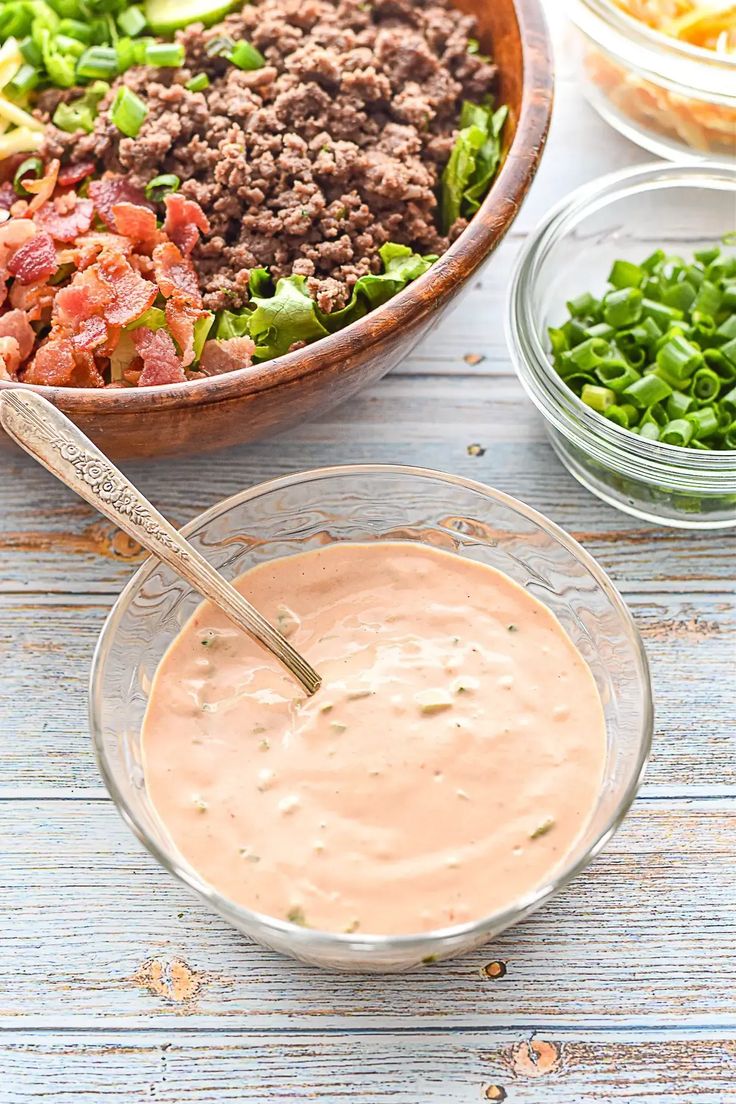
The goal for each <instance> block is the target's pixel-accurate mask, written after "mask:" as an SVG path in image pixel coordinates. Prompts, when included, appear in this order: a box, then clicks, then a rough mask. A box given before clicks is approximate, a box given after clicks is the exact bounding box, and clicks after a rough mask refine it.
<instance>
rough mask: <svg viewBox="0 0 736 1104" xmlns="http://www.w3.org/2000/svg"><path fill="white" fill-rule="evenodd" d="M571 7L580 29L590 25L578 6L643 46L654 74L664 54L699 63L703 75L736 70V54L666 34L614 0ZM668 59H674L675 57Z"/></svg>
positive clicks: (577, 1) (580, 1) (574, 0)
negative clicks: (578, 13) (579, 16)
mask: <svg viewBox="0 0 736 1104" xmlns="http://www.w3.org/2000/svg"><path fill="white" fill-rule="evenodd" d="M568 7H569V8H570V10H571V19H572V21H573V23H574V24H575V26H576V27H580V30H583V31H588V27H587V26H580V23H579V21H578V19H576V17H575V9H578V10H579V9H582V10H583V11H584V12H585V13H586V15H587V16H588V17H590V18H591V19H593V20H597V21H598V23H599V25H600V26H601V27H605V29H606V30H611V31H613V32H614V34H616V35H618V36H620V38H621V39H622V40H624V41H625V42H626V43H627V44H628V45H631V46H633V47H634V48H635V49H640V50H641V51H642V56H643V57H645V58H646V59H647V60H646V62H644V67H646V68H647V70H648V71H649V72H650V74H651V75H657V73H658V68H657V61H658V60H659V59H661V55H662V54H670V55H675V56H677V57H680V58H681V59H682V60H683V61H688V62H690V63H691V64H694V65H696V66H697V67H698V68H699V69H700V70H701V72H702V73H703V74H705V73H706V72H708V73H714V72H715V73H718V72H719V71H720V70H722V71H723V75H724V76H726V75H728V76H733V73H732V72H731V71H732V70H736V55H732V54H719V53H717V52H716V51H715V50H708V49H707V48H706V47H705V46H694V45H693V44H692V43H691V42H682V41H680V39H677V38H672V37H671V36H670V35H666V34H664V32H663V31H659V30H657V29H656V28H655V27H650V26H649V25H648V24H647V23H644V22H643V21H642V20H640V19H636V18H635V17H634V16H633V15H629V13H628V12H625V11H624V10H623V9H622V8H619V7H618V5H617V4H615V3H613V2H612V0H571V2H569V3H568ZM599 45H603V43H600V42H599ZM617 53H618V55H619V57H620V58H621V60H627V61H629V62H630V63H631V61H630V59H626V58H625V56H624V53H623V52H622V51H621V50H618V51H617ZM666 60H668V61H669V60H671V57H670V58H667V59H666ZM634 64H636V65H637V67H638V68H641V67H642V66H641V65H640V64H639V63H638V62H636V63H634ZM660 64H661V60H660ZM660 75H661V76H663V77H666V76H667V75H668V74H666V73H661V74H660ZM699 91H711V89H706V88H702V89H701V88H696V89H692V90H691V95H692V93H693V92H695V93H696V94H697V92H699ZM730 98H731V99H732V100H734V101H735V102H736V96H733V95H732V96H731V97H730Z"/></svg>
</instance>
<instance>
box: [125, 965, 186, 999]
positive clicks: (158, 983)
mask: <svg viewBox="0 0 736 1104" xmlns="http://www.w3.org/2000/svg"><path fill="white" fill-rule="evenodd" d="M133 982H134V984H136V985H140V986H141V987H142V988H143V989H147V990H148V992H149V993H150V994H151V996H152V997H161V999H162V1000H166V1001H171V1002H172V1003H173V1004H185V1003H187V1002H188V1001H191V1000H193V999H194V998H195V997H196V996H197V994H198V993H199V991H200V989H201V988H202V982H203V977H202V975H201V974H198V973H197V971H196V970H193V969H192V967H191V966H190V965H189V964H188V963H187V962H185V961H184V959H182V958H147V959H146V961H145V962H143V963H141V965H140V966H139V967H138V969H137V970H136V972H135V974H134V975H133Z"/></svg>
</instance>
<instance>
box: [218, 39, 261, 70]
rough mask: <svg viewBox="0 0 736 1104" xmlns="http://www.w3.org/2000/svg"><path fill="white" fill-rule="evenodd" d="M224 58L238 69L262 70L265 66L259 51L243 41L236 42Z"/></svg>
mask: <svg viewBox="0 0 736 1104" xmlns="http://www.w3.org/2000/svg"><path fill="white" fill-rule="evenodd" d="M226 57H227V59H228V61H231V62H232V63H233V65H237V67H238V69H262V68H263V66H264V65H265V64H266V59H265V57H264V56H263V54H262V53H261V51H260V50H257V49H256V48H255V46H252V45H251V44H250V42H245V41H243V42H236V43H235V45H234V46H233V48H232V50H230V52H229V53H228V54H227V55H226Z"/></svg>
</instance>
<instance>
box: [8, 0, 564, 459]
mask: <svg viewBox="0 0 736 1104" xmlns="http://www.w3.org/2000/svg"><path fill="white" fill-rule="evenodd" d="M456 2H457V6H458V7H459V8H461V9H462V10H463V11H466V12H470V13H472V14H473V15H475V17H476V19H477V20H478V38H479V41H480V44H481V48H482V49H485V50H486V51H487V52H489V53H491V54H492V56H493V60H494V61H495V62H496V63H497V65H498V67H499V87H498V102H499V103H507V104H508V105H509V108H510V113H509V121H508V123H507V124H506V128H505V131H504V135H505V143H506V155H505V159H504V161H503V164H502V167H501V169H500V171H499V173H498V176H497V177H496V179H495V181H494V182H493V185H492V187H491V191H490V193H489V194H488V196H487V197H486V199H485V200H484V202H483V204H482V206H481V208H480V210H479V211H478V213H477V214H476V215H475V217H474V218H473V220H472V221H471V222H470V224H469V226H468V227H467V228H466V229H465V230H464V231H463V233H462V234H461V235H460V236H459V237H458V239H457V240H456V241H455V242H454V243H453V245H452V246H451V247H450V249H448V251H447V252H446V253H445V254H444V255H443V256H442V257H441V258H440V259H439V260H438V261H437V262H436V263H435V264H434V265H433V266H432V268H431V269H429V271H428V272H426V273H425V274H424V276H421V277H420V278H419V279H418V280H416V281H415V282H414V283H411V284H409V285H408V286H407V287H406V288H404V290H403V291H401V292H399V294H398V295H396V296H395V297H394V298H393V299H391V300H389V302H388V303H386V304H384V305H383V306H382V307H379V308H378V309H377V310H375V311H373V312H372V313H371V314H369V315H367V316H366V317H364V318H361V319H360V320H359V321H357V322H354V323H353V324H352V325H350V326H347V327H346V328H345V329H344V330H340V331H338V332H337V333H335V334H331V335H330V336H329V337H325V338H322V339H321V340H319V341H317V342H315V343H314V344H313V345H309V346H307V347H306V348H303V349H299V350H297V351H295V352H292V353H287V354H286V355H285V356H282V357H278V358H277V359H275V360H271V361H268V362H267V363H265V364H259V365H254V366H252V367H250V368H243V369H241V370H238V371H236V372H229V373H227V374H225V375H220V376H211V377H209V378H207V379H201V380H193V381H191V382H189V383H179V384H173V385H172V384H169V385H164V386H160V387H142V388H130V389H128V390H119V389H110V390H92V389H85V388H76V387H74V388H72V387H34V388H33V390H34V391H39V392H40V393H41V394H43V395H45V397H46V398H47V399H50V400H51V401H52V402H53V403H54V404H55V405H56V406H58V407H59V408H60V409H61V410H63V411H64V413H66V414H67V415H68V416H69V417H70V418H72V419H73V420H74V421H75V422H76V423H77V425H78V426H80V428H81V429H82V430H83V431H84V432H85V433H86V434H87V435H88V436H89V437H91V438H92V440H93V441H95V443H96V444H98V445H99V446H100V447H101V448H102V449H104V450H105V451H106V452H107V453H108V455H110V456H111V457H113V458H115V459H134V458H144V457H155V456H175V455H184V454H187V455H191V454H196V453H202V452H208V451H213V450H215V449H220V448H226V447H227V446H229V445H235V444H239V443H243V442H246V441H253V440H255V439H256V438H259V437H265V436H268V435H269V434H273V433H277V432H278V431H280V430H283V429H286V428H287V427H288V426H290V425H294V424H295V423H297V422H300V421H303V420H305V419H307V418H310V417H312V416H314V415H316V414H318V413H320V412H321V411H324V410H328V409H329V408H330V407H332V406H336V405H337V404H338V403H341V402H343V401H344V400H345V399H347V398H349V397H350V396H351V395H353V394H355V392H357V391H358V390H359V389H360V388H361V387H365V386H366V384H369V383H372V382H373V381H374V380H377V379H379V378H380V377H381V376H383V375H385V374H386V372H389V371H390V370H391V369H392V368H394V367H395V366H396V365H397V364H399V363H400V362H401V361H402V360H403V359H404V358H405V357H406V356H407V355H408V353H409V352H410V351H411V349H412V348H413V347H414V346H415V345H416V344H417V342H418V341H419V340H420V339H421V338H422V337H423V336H424V335H425V334H426V333H427V332H428V331H429V330H430V328H431V327H433V326H434V325H435V324H436V323H437V322H438V321H439V319H440V318H441V317H442V315H443V313H444V312H445V311H446V310H447V308H448V307H449V305H450V303H451V301H452V300H453V299H454V298H455V296H456V295H457V294H458V292H460V291H461V290H462V288H463V286H464V285H465V284H467V283H468V281H469V280H471V279H472V277H473V275H474V274H475V272H476V271H477V270H478V268H479V267H480V265H481V264H482V263H483V261H485V260H486V258H487V257H488V256H489V255H490V254H491V253H492V252H493V250H494V249H495V248H496V246H497V245H498V244H499V242H500V241H501V240H502V238H503V237H504V235H505V234H506V232H507V230H508V229H509V227H510V226H511V224H512V222H513V221H514V219H515V218H516V216H517V214H518V212H519V208H520V207H521V203H522V200H523V199H524V196H525V195H526V192H527V190H528V188H529V185H530V184H531V182H532V180H533V179H534V175H535V173H536V171H537V167H538V165H539V161H540V158H541V156H542V150H543V148H544V143H545V139H546V136H547V130H548V128H549V121H550V116H551V113H552V98H553V87H554V76H553V62H552V52H551V45H550V41H549V36H548V33H547V27H546V24H545V20H544V16H543V14H542V9H541V0H456ZM14 386H15V387H18V386H30V385H24V384H20V385H19V384H13V383H7V382H1V381H0V387H14ZM0 445H2V446H3V447H5V448H10V447H12V446H11V444H10V441H9V439H8V438H7V437H6V436H5V434H4V433H3V432H1V431H0Z"/></svg>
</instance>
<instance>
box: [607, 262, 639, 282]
mask: <svg viewBox="0 0 736 1104" xmlns="http://www.w3.org/2000/svg"><path fill="white" fill-rule="evenodd" d="M645 276H646V272H645V270H644V269H643V268H642V267H641V266H640V265H635V264H632V263H631V262H630V261H614V262H613V268H612V269H611V271H610V273H609V275H608V282H609V284H611V286H612V287H615V288H628V287H633V288H638V287H640V286H641V284H642V283H643V281H644V277H645Z"/></svg>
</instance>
